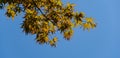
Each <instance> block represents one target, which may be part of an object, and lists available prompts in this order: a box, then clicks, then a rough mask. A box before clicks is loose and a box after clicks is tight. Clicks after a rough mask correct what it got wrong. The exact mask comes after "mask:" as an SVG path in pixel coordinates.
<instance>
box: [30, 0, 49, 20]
mask: <svg viewBox="0 0 120 58" xmlns="http://www.w3.org/2000/svg"><path fill="white" fill-rule="evenodd" d="M32 1H33V4H34V5H35V6H36V7H37V9H38V10H39V11H40V12H41V14H42V15H43V16H44V17H45V18H46V19H48V20H49V18H48V17H47V16H46V15H45V14H44V13H43V12H42V10H41V9H40V8H39V7H38V6H37V4H36V3H35V1H34V0H32ZM46 21H47V20H46Z"/></svg>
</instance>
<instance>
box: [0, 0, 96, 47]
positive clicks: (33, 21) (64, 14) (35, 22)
mask: <svg viewBox="0 0 120 58" xmlns="http://www.w3.org/2000/svg"><path fill="white" fill-rule="evenodd" d="M74 6H75V5H74V4H71V3H67V4H66V5H63V3H62V1H61V0H0V9H3V8H4V7H6V9H7V12H6V15H7V16H8V17H11V18H12V19H13V20H14V17H15V16H17V15H19V13H21V12H23V13H25V15H24V17H23V18H24V21H23V23H22V26H21V28H23V31H24V32H25V33H26V34H36V41H37V42H38V43H40V44H45V43H48V44H50V45H51V46H56V42H57V41H58V38H57V37H56V36H55V37H53V38H51V37H50V36H52V35H54V34H55V33H56V32H57V31H60V33H61V34H63V36H64V38H65V39H66V40H70V38H71V36H72V35H73V28H75V27H78V26H79V27H83V29H84V30H85V29H87V30H90V29H91V28H95V27H96V24H95V22H94V21H93V18H89V17H86V16H85V14H84V12H80V13H79V12H75V11H74Z"/></svg>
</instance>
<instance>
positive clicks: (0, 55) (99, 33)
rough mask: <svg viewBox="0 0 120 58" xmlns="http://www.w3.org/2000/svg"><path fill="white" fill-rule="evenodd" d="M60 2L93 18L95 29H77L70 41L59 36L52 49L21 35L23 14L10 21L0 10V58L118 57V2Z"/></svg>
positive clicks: (77, 0) (82, 0)
mask: <svg viewBox="0 0 120 58" xmlns="http://www.w3.org/2000/svg"><path fill="white" fill-rule="evenodd" d="M63 1H64V2H71V3H75V4H76V7H75V10H77V11H83V12H85V13H86V16H88V17H93V18H94V19H95V21H96V22H97V28H95V29H93V30H91V31H90V32H88V31H83V30H82V29H80V28H76V29H75V32H74V35H73V37H72V38H71V40H70V41H66V40H64V39H63V37H61V36H60V35H59V42H58V44H57V47H56V48H52V47H50V46H48V45H39V44H38V43H36V41H35V39H34V38H35V36H34V35H28V36H27V35H25V34H24V33H23V32H22V29H21V28H20V26H21V25H20V24H21V23H22V21H23V19H22V18H21V17H22V16H23V15H22V14H21V15H20V16H17V17H15V20H14V21H12V20H11V19H8V18H6V16H5V15H4V13H5V11H4V10H0V14H1V16H0V58H120V42H119V41H120V26H119V25H120V19H119V17H120V11H119V10H120V7H119V6H120V3H119V2H120V0H66V1H65V0H63Z"/></svg>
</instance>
